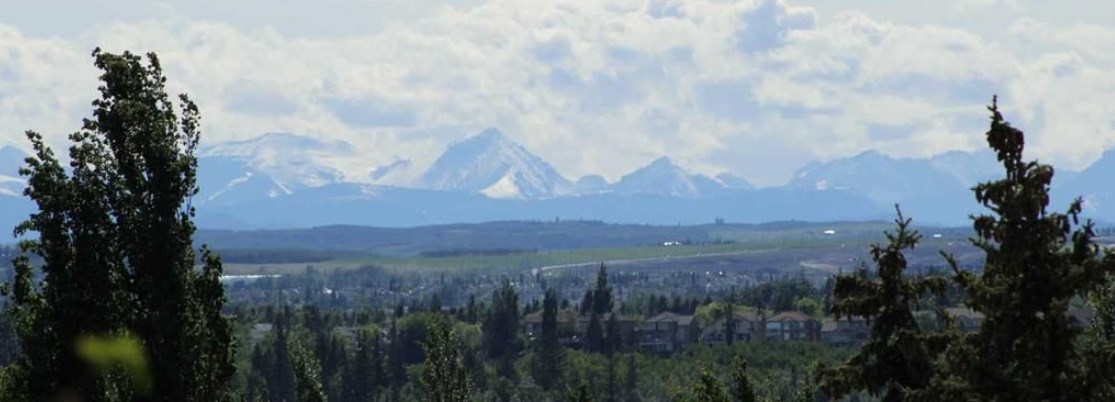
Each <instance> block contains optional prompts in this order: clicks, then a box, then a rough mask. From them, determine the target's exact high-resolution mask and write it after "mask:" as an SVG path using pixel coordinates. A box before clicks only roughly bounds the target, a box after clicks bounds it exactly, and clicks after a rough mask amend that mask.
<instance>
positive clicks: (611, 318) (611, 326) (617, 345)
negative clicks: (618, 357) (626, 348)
mask: <svg viewBox="0 0 1115 402" xmlns="http://www.w3.org/2000/svg"><path fill="white" fill-rule="evenodd" d="M604 329H605V333H606V335H605V338H604V347H603V349H604V350H603V352H604V353H605V354H607V355H609V356H611V355H612V354H613V353H616V352H619V351H620V349H622V348H623V333H622V332H621V331H620V328H619V321H618V320H617V319H616V314H614V313H613V314H609V315H608V323H607V325H606V326H605V328H604Z"/></svg>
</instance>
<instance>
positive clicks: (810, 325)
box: [763, 311, 821, 341]
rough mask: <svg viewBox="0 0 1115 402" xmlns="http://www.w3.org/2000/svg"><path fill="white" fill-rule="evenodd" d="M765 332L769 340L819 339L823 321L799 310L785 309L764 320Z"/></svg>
mask: <svg viewBox="0 0 1115 402" xmlns="http://www.w3.org/2000/svg"><path fill="white" fill-rule="evenodd" d="M763 334H764V336H765V338H766V339H767V340H768V341H774V340H785V341H790V340H795V341H819V340H821V322H820V321H817V319H816V318H813V317H810V316H808V315H805V314H803V313H801V312H799V311H784V312H781V313H778V314H775V315H773V316H770V317H768V318H767V319H766V320H765V321H764V322H763Z"/></svg>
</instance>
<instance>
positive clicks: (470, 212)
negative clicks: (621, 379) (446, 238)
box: [201, 184, 889, 229]
mask: <svg viewBox="0 0 1115 402" xmlns="http://www.w3.org/2000/svg"><path fill="white" fill-rule="evenodd" d="M215 213H220V214H222V215H224V216H235V217H236V218H237V219H239V220H240V221H242V222H245V223H247V224H248V225H249V226H250V227H254V228H288V227H309V226H321V225H325V224H337V223H344V224H354V225H374V226H416V225H430V224H444V223H465V222H486V221H496V220H551V219H554V218H561V219H588V220H603V221H607V222H617V223H645V224H677V223H681V224H695V223H710V222H713V221H715V220H716V219H717V218H722V219H725V220H727V221H730V222H750V223H755V222H767V221H773V220H791V219H794V220H806V221H828V220H845V219H881V218H886V217H887V216H888V214H889V212H888V211H887V210H886V209H885V208H880V207H879V206H878V205H877V204H875V203H873V202H871V201H870V200H867V199H866V198H864V197H862V196H859V195H856V194H853V193H850V192H843V191H826V192H811V191H795V190H790V189H764V190H755V191H746V192H733V193H724V194H722V195H720V196H717V197H713V198H706V199H690V198H682V197H672V196H664V195H653V194H617V193H607V194H596V195H586V196H578V197H557V198H548V199H538V200H521V199H497V198H489V197H485V196H483V195H480V194H475V193H466V192H447V191H436V190H423V189H406V188H392V187H376V186H366V185H354V184H337V185H330V186H323V187H319V188H315V189H311V190H309V191H302V192H298V193H295V194H293V195H291V196H287V197H279V198H274V199H266V200H264V199H259V200H255V201H250V202H245V203H243V204H239V205H235V206H230V207H226V208H220V209H219V212H218V211H213V210H202V214H201V216H203V217H206V218H207V219H208V217H209V214H215ZM210 220H216V219H210ZM211 227H213V228H222V229H235V228H237V227H236V225H221V226H220V227H217V226H211Z"/></svg>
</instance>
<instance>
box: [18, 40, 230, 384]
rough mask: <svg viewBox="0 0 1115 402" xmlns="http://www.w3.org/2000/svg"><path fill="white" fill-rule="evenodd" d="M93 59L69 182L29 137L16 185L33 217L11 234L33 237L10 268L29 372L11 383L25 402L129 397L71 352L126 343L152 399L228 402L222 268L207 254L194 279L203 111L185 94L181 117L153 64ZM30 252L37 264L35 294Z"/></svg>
mask: <svg viewBox="0 0 1115 402" xmlns="http://www.w3.org/2000/svg"><path fill="white" fill-rule="evenodd" d="M93 58H94V60H95V61H94V65H95V66H96V67H97V68H98V69H100V70H101V71H102V75H101V76H100V80H101V82H102V85H101V86H100V88H99V90H100V98H99V99H97V100H95V101H93V106H94V108H95V110H94V112H93V118H91V119H86V120H85V121H84V124H83V126H82V129H81V130H80V131H78V132H76V133H74V134H72V135H70V140H71V141H72V142H73V145H72V146H71V147H70V150H69V154H70V167H71V169H72V171H71V173H67V172H66V169H64V168H63V167H62V165H61V164H60V163H59V161H58V159H57V158H56V157H55V155H54V153H53V151H52V150H51V149H50V148H49V147H47V145H46V144H45V142H44V141H43V138H42V136H40V135H39V134H37V133H34V132H28V133H27V137H28V139H29V140H30V141H31V145H32V147H33V149H34V154H33V155H32V156H31V157H30V158H28V159H27V163H28V165H27V166H26V167H25V168H23V169H21V172H20V173H21V174H23V175H25V176H27V178H28V181H27V182H28V186H27V188H26V189H25V191H24V194H25V195H26V196H28V197H29V198H30V199H31V200H32V201H34V202H35V203H36V204H37V205H38V208H39V211H38V212H37V213H35V214H33V215H32V216H31V217H30V219H29V220H27V221H26V222H24V223H22V224H21V225H19V226H18V227H17V229H16V234H17V235H30V234H31V233H34V234H35V236H34V237H36V239H35V240H27V241H24V242H23V243H22V244H21V250H22V256H20V257H17V258H16V259H15V261H13V262H14V268H15V277H14V279H13V283H12V286H11V288H10V289H9V290H10V291H11V292H10V296H11V297H12V301H13V313H14V314H15V316H16V317H17V321H18V322H19V323H20V325H19V326H20V328H19V334H20V339H21V343H22V351H23V355H22V358H21V360H20V362H19V363H18V364H19V367H21V370H19V371H20V372H23V373H25V374H26V375H25V376H24V377H23V378H19V379H13V381H17V382H19V383H21V384H23V388H24V389H25V390H26V392H27V393H28V394H29V395H39V396H44V395H53V394H54V393H55V392H58V391H60V390H69V391H72V392H76V393H77V394H78V395H81V396H82V398H83V399H85V400H90V401H97V400H101V398H102V397H106V396H108V395H106V394H105V392H106V391H107V390H110V389H118V390H119V389H127V388H128V387H127V385H126V384H123V383H121V382H120V381H119V380H118V379H112V378H107V377H100V376H98V375H96V374H95V373H92V372H88V371H86V367H87V365H85V364H83V363H81V362H80V361H78V358H77V356H76V355H75V352H74V344H75V340H76V339H77V337H79V336H82V335H85V334H103V335H113V334H122V333H124V332H130V333H132V334H134V335H135V336H137V337H138V338H139V339H140V340H141V343H142V344H143V345H144V346H145V348H146V357H147V359H148V362H149V363H148V364H149V366H150V368H151V370H150V374H151V383H152V386H153V389H152V392H151V393H150V395H148V396H147V398H148V399H150V400H159V401H218V400H225V399H227V398H228V397H229V395H228V391H229V385H230V380H231V378H232V375H233V370H234V368H233V366H232V361H231V359H232V335H231V330H230V326H229V323H228V321H227V320H226V319H225V318H224V317H222V316H221V311H220V310H221V307H222V306H223V304H224V301H225V297H224V290H223V287H222V286H221V284H220V282H219V281H218V278H219V277H220V275H221V263H220V260H219V259H218V258H217V257H216V256H215V255H213V254H211V253H210V252H209V251H208V249H206V248H204V247H203V248H202V256H201V261H202V267H201V269H200V270H198V269H195V268H194V263H195V254H194V249H193V242H192V237H193V233H194V230H195V229H194V224H193V216H194V210H193V207H192V206H191V205H190V202H189V201H190V197H192V196H193V195H194V194H196V192H197V185H196V169H197V159H196V158H195V157H194V150H195V149H196V147H197V144H198V140H199V126H198V116H199V113H198V108H197V106H196V105H194V103H193V102H192V101H190V99H189V98H188V97H186V96H185V95H181V96H179V102H178V104H177V107H178V108H177V112H176V110H175V106H176V105H175V102H173V101H172V100H171V98H170V96H168V95H167V93H166V92H165V84H166V79H165V78H164V77H163V73H162V66H161V64H160V63H159V59H158V57H156V56H155V55H154V54H148V55H147V62H146V63H144V62H143V60H142V59H141V57H140V56H137V55H133V54H131V53H128V52H125V53H123V54H119V55H116V54H110V53H104V52H102V51H101V50H100V49H97V50H94V51H93ZM28 254H37V255H39V256H41V257H42V264H41V270H42V274H43V276H42V279H43V281H42V282H40V283H37V284H36V283H35V282H34V281H35V277H34V275H33V274H32V272H33V270H34V267H33V266H32V264H31V261H30V259H29V258H28V257H27V255H28ZM110 383H111V384H110Z"/></svg>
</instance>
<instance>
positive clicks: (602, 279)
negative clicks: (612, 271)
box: [591, 263, 613, 314]
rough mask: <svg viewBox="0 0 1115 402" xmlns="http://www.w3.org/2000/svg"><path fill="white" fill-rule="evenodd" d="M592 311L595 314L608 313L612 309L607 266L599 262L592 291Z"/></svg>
mask: <svg viewBox="0 0 1115 402" xmlns="http://www.w3.org/2000/svg"><path fill="white" fill-rule="evenodd" d="M591 300H592V311H593V312H595V313H596V314H604V313H610V312H611V311H612V307H613V306H612V303H613V300H612V288H611V286H608V267H606V266H604V264H603V263H601V264H600V269H599V271H597V273H596V289H594V290H593V291H592V297H591Z"/></svg>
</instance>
